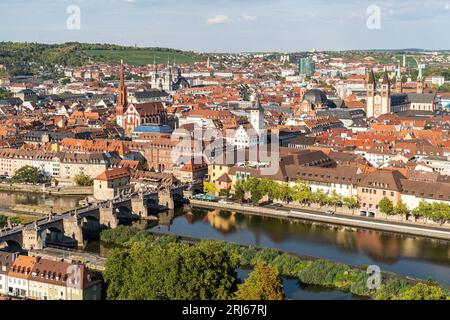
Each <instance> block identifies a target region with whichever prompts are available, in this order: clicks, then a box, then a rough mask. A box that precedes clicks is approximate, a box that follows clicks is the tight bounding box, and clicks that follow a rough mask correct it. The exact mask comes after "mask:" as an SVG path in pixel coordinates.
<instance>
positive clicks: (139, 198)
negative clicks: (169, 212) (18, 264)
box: [0, 188, 185, 249]
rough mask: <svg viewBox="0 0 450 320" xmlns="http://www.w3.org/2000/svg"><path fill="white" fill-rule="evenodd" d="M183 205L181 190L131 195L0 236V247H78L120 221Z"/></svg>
mask: <svg viewBox="0 0 450 320" xmlns="http://www.w3.org/2000/svg"><path fill="white" fill-rule="evenodd" d="M184 201H185V200H184V197H183V189H182V188H174V189H171V190H159V191H152V192H146V193H133V194H129V195H127V196H123V197H121V198H117V199H113V200H109V201H104V202H99V203H96V204H92V205H87V206H85V207H82V208H79V209H77V210H72V211H69V212H66V213H64V214H61V215H56V216H49V217H48V218H43V219H39V220H37V221H35V222H34V223H30V224H27V225H22V226H19V227H16V228H11V229H10V230H8V231H4V232H0V243H6V244H7V245H8V246H10V247H16V248H19V247H20V248H24V249H42V248H44V247H45V246H46V245H48V244H56V245H62V246H68V245H78V246H82V245H83V242H84V240H85V235H86V234H87V233H88V232H95V233H98V232H100V230H101V229H104V228H117V226H118V225H119V223H120V221H121V220H123V219H146V218H148V217H149V215H150V214H151V211H152V210H161V209H163V210H164V209H174V208H175V206H176V205H177V204H178V203H183V202H184Z"/></svg>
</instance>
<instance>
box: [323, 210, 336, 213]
mask: <svg viewBox="0 0 450 320" xmlns="http://www.w3.org/2000/svg"><path fill="white" fill-rule="evenodd" d="M325 213H326V214H334V213H335V212H334V211H333V210H327V211H325Z"/></svg>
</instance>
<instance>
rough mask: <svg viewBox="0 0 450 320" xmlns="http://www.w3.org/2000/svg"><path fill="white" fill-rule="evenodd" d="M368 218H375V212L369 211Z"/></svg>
mask: <svg viewBox="0 0 450 320" xmlns="http://www.w3.org/2000/svg"><path fill="white" fill-rule="evenodd" d="M367 216H368V217H369V218H375V212H373V211H369V212H367Z"/></svg>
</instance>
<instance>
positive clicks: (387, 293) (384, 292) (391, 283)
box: [375, 277, 408, 300]
mask: <svg viewBox="0 0 450 320" xmlns="http://www.w3.org/2000/svg"><path fill="white" fill-rule="evenodd" d="M406 287H408V283H407V282H406V281H405V280H402V279H399V278H397V277H394V278H390V279H389V280H387V281H386V283H384V284H382V285H381V288H380V289H379V290H378V291H377V292H376V294H375V299H377V300H390V299H392V298H393V297H394V296H397V295H399V293H400V292H401V291H402V290H403V289H405V288H406Z"/></svg>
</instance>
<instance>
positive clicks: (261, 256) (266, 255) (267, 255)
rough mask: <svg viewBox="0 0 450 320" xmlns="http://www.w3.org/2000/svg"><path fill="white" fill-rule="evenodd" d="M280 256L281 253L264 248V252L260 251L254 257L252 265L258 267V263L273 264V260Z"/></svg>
mask: <svg viewBox="0 0 450 320" xmlns="http://www.w3.org/2000/svg"><path fill="white" fill-rule="evenodd" d="M278 255H279V253H278V251H277V250H275V249H271V248H264V249H262V250H259V251H258V252H257V253H256V255H255V256H254V257H253V259H252V265H256V264H257V263H258V262H261V261H266V262H268V263H271V262H272V261H273V260H275V258H276V257H278Z"/></svg>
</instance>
